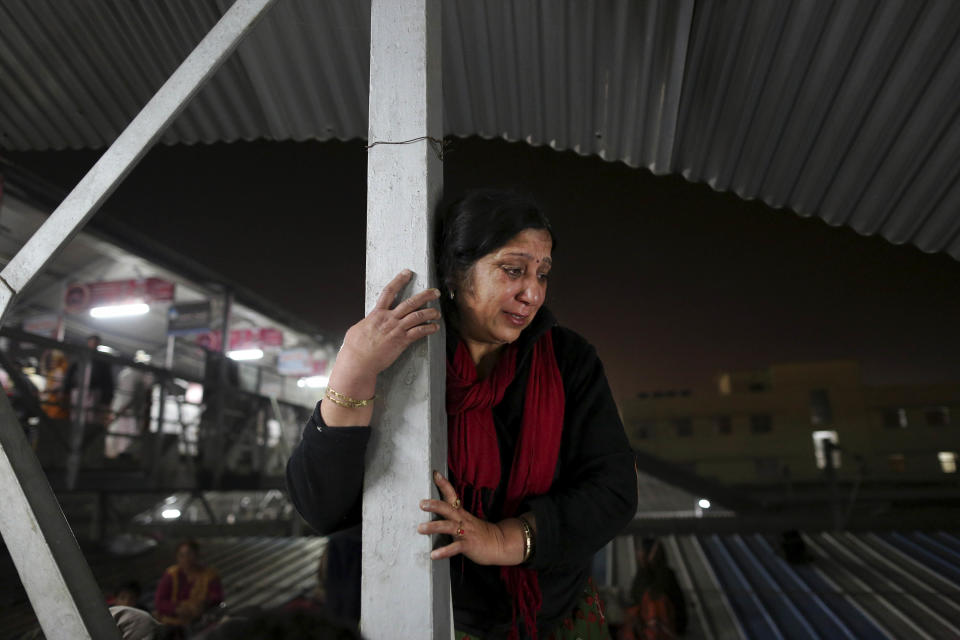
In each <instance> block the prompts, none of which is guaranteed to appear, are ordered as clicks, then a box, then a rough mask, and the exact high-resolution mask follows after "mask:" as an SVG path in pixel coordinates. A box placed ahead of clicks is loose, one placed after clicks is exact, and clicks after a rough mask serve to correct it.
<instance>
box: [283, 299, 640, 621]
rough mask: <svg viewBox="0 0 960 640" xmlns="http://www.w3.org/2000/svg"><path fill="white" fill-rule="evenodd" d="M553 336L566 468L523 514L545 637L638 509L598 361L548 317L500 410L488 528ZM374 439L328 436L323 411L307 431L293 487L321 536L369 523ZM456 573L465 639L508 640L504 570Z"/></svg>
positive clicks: (529, 339) (539, 324)
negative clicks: (534, 366)
mask: <svg viewBox="0 0 960 640" xmlns="http://www.w3.org/2000/svg"><path fill="white" fill-rule="evenodd" d="M551 328H552V329H553V343H554V351H555V353H556V358H557V365H558V367H559V368H560V374H561V377H562V379H563V386H564V392H565V395H566V404H565V408H564V426H563V436H562V441H561V446H560V458H559V460H558V461H557V466H556V473H555V477H554V482H553V486H552V487H551V489H550V492H549V493H548V494H546V495H543V496H537V497H532V498H530V499H528V500H527V501H526V503H525V504H524V505H523V506H522V507H521V509H520V512H521V513H522V512H526V511H531V510H532V511H533V512H534V514H535V517H536V523H537V538H536V552H535V554H534V557H533V559H532V561H531V564H530V566H531V567H532V568H533V569H536V570H537V571H538V574H539V583H540V589H541V591H542V593H543V606H542V608H541V610H540V612H539V614H538V617H537V622H538V627H539V629H540V631H541V632H542V633H543V634H544V635H546V634H547V633H549V632H550V631H553V630H554V629H555V628H556V626H557V625H558V624H559V623H560V622H561V621H562V619H563V618H564V617H567V616H569V615H570V613H571V612H572V610H573V609H574V607H575V605H576V604H577V602H578V600H579V599H580V597H581V596H582V593H583V590H584V587H585V585H586V581H587V578H588V576H589V567H590V562H591V559H592V557H593V555H594V553H596V552H597V551H598V550H599V549H601V548H602V547H603V546H604V545H605V544H606V543H607V542H608V541H609V540H610V539H612V538H613V537H614V536H615V535H616V534H617V533H618V532H619V531H620V530H621V529H622V528H623V527H624V526H625V525H626V524H627V523H629V522H630V520H631V518H632V517H633V515H634V512H635V511H636V507H637V489H636V474H635V470H634V464H633V453H632V451H631V449H630V445H629V444H628V443H627V438H626V436H625V434H624V432H623V425H622V424H621V422H620V418H619V415H618V413H617V407H616V405H615V404H614V402H613V397H612V395H611V393H610V387H609V385H608V384H607V379H606V376H605V375H604V372H603V366H602V364H601V363H600V360H599V358H598V357H597V354H596V351H595V350H594V348H593V347H592V346H591V345H589V344H588V343H587V342H586V341H585V340H584V339H583V338H581V337H580V336H579V335H577V334H576V333H574V332H572V331H570V330H568V329H563V328H561V327H559V326H555V323H554V320H553V316H552V315H551V314H550V312H549V311H547V310H546V309H541V311H540V313H538V314H537V317H536V319H535V320H534V323H533V324H532V325H531V326H530V327H528V328H527V329H526V330H525V331H524V332H523V334H522V335H521V336H520V338H519V340H518V341H517V346H518V354H517V374H516V377H515V379H514V381H513V382H512V383H511V384H510V386H509V387H508V388H507V391H506V393H505V395H504V398H503V401H502V402H501V403H500V404H499V405H497V406H496V407H494V410H493V414H494V422H495V424H496V428H497V436H498V440H499V444H500V452H501V469H502V478H501V482H500V485H499V487H498V488H497V490H496V491H495V492H494V494H493V495H492V496H486V497H485V499H484V502H485V511H486V514H487V516H488V519H489V520H491V521H494V522H496V521H497V520H500V519H501V508H502V504H503V498H504V495H505V492H506V486H507V480H508V477H509V472H510V467H511V463H512V460H513V452H514V447H515V444H516V437H517V435H518V431H519V428H520V424H521V417H522V412H523V397H524V391H525V389H526V384H527V378H528V375H529V369H530V353H531V350H532V346H533V344H534V342H535V341H536V339H537V338H539V337H540V336H541V335H543V333H544V332H546V331H547V330H549V329H551ZM318 427H319V428H318ZM369 435H370V429H369V427H339V428H335V429H334V428H325V427H324V425H323V421H322V419H321V417H320V405H319V404H318V405H317V408H316V409H315V410H314V413H313V416H312V417H311V418H310V420H309V421H308V422H307V426H306V428H305V429H304V432H303V439H302V441H301V442H300V444H298V445H297V447H296V449H295V450H294V452H293V454H292V456H291V458H290V461H289V463H288V465H287V486H288V488H289V491H290V496H291V499H292V500H293V503H294V505H295V506H296V508H297V510H298V511H299V512H300V514H301V515H303V517H304V519H306V521H307V522H309V523H310V524H311V525H312V526H313V527H314V528H316V529H317V530H318V531H320V532H324V533H325V532H330V531H335V530H337V529H341V528H344V527H347V526H350V525H353V524H356V523H357V522H358V521H359V520H360V513H361V511H360V498H361V494H362V486H363V477H362V469H363V461H364V453H365V450H366V445H367V441H368V439H369ZM464 504H470V502H469V500H468V499H464ZM450 572H451V582H452V585H451V588H452V592H453V608H454V619H455V623H456V628H457V630H459V631H466V632H470V633H473V634H475V635H479V636H481V637H485V638H499V637H506V633H507V631H508V630H509V628H510V625H511V619H512V610H511V603H510V599H509V597H508V596H507V594H506V591H505V589H504V587H503V584H502V582H501V580H500V572H499V567H484V566H479V565H476V564H474V563H473V562H471V561H469V560H466V559H458V558H454V559H452V560H451V562H450ZM521 626H522V625H521Z"/></svg>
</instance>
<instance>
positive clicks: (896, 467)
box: [887, 453, 907, 473]
mask: <svg viewBox="0 0 960 640" xmlns="http://www.w3.org/2000/svg"><path fill="white" fill-rule="evenodd" d="M887 462H888V463H889V464H890V471H893V472H894V473H903V472H905V471H906V470H907V459H906V458H904V457H903V454H902V453H891V454H890V455H889V456H887Z"/></svg>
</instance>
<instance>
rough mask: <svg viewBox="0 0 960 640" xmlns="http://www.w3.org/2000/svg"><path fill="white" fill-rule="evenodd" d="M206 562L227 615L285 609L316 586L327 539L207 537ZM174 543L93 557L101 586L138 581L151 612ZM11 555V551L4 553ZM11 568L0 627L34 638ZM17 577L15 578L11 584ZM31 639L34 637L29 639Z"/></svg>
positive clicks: (8, 634) (0, 594)
mask: <svg viewBox="0 0 960 640" xmlns="http://www.w3.org/2000/svg"><path fill="white" fill-rule="evenodd" d="M200 544H201V553H202V557H203V558H204V561H205V562H206V563H207V564H209V565H210V566H212V567H214V568H216V569H217V571H218V572H219V573H220V578H221V580H222V582H223V591H224V606H225V607H226V608H227V611H233V612H236V611H239V610H241V609H243V608H245V607H260V608H263V609H271V608H275V607H281V606H283V605H285V604H286V603H288V602H290V601H291V600H293V599H294V598H296V597H297V596H300V595H303V594H308V593H309V592H310V591H312V590H313V589H314V588H315V587H316V586H317V569H318V563H319V560H320V556H321V555H322V554H323V550H324V548H325V547H326V544H327V538H282V537H260V538H236V537H225V538H207V539H204V540H201V542H200ZM171 546H172V543H171V544H166V545H161V546H159V547H157V548H155V549H153V550H152V551H149V552H147V553H143V554H140V555H138V556H135V557H133V558H123V557H117V556H110V555H106V554H104V553H96V554H93V555H91V556H89V557H88V561H89V562H90V565H91V569H92V571H93V573H94V575H95V576H96V578H97V581H98V583H99V584H100V587H101V588H102V589H104V590H105V591H106V592H109V593H112V592H113V590H114V589H116V588H117V587H118V586H120V585H121V584H124V583H125V582H129V581H130V580H137V581H139V582H140V584H141V585H142V586H143V596H142V597H141V599H140V604H141V605H144V606H149V607H151V608H152V604H153V594H154V591H155V590H156V587H157V583H158V582H159V580H160V577H161V575H162V574H163V571H164V569H165V568H166V567H168V566H170V565H171V564H173V552H172V549H171ZM4 556H6V553H4ZM0 566H3V567H6V568H7V569H9V571H8V572H5V573H4V575H5V576H7V578H6V579H5V580H3V581H0V602H2V603H3V605H4V606H3V607H2V609H0V610H2V613H0V629H2V630H3V636H4V637H5V638H16V637H20V636H21V634H29V633H30V632H31V631H32V630H33V629H34V628H35V627H36V625H37V623H36V617H35V616H34V615H33V611H32V609H31V608H30V604H29V602H28V601H27V599H26V594H25V593H24V592H23V589H22V587H21V586H20V585H19V582H16V583H14V582H13V580H16V578H17V572H16V571H15V570H14V568H13V566H12V563H11V561H10V559H9V556H7V557H4V558H0ZM11 579H12V580H11ZM27 637H34V636H32V635H27Z"/></svg>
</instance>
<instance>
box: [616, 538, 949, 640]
mask: <svg viewBox="0 0 960 640" xmlns="http://www.w3.org/2000/svg"><path fill="white" fill-rule="evenodd" d="M802 539H803V541H804V542H805V544H806V548H807V556H808V561H807V562H803V563H799V564H791V563H788V562H787V561H786V559H785V558H784V556H783V553H782V552H781V551H780V550H779V541H778V540H777V539H776V538H775V537H770V536H764V535H761V534H754V535H678V536H664V537H662V538H661V541H662V543H663V545H664V547H665V549H666V551H667V557H668V561H669V564H670V565H671V567H672V568H673V569H674V571H675V573H676V574H677V579H678V581H679V582H680V586H681V588H682V589H683V590H684V593H685V596H686V598H687V607H688V614H689V620H690V629H689V631H688V633H687V634H686V636H685V637H688V638H718V639H726V638H731V639H733V638H791V639H794V638H795V639H801V638H804V639H805V638H831V639H832V638H884V637H885V638H957V637H960V538H958V536H957V535H956V534H955V533H947V532H928V533H923V532H916V531H915V532H909V533H903V532H889V533H857V534H853V533H811V534H802ZM629 546H630V547H632V545H629ZM628 557H629V556H628ZM627 564H629V563H628V562H621V565H620V566H619V568H620V570H621V571H626V573H623V574H622V575H621V576H620V580H619V584H620V585H621V588H623V587H625V586H627V585H629V579H630V578H631V577H632V571H633V570H634V569H632V568H630V567H628V566H625V565H627Z"/></svg>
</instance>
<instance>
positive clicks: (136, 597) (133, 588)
mask: <svg viewBox="0 0 960 640" xmlns="http://www.w3.org/2000/svg"><path fill="white" fill-rule="evenodd" d="M142 593H143V590H142V589H141V588H140V583H139V582H137V581H136V580H130V581H128V582H124V583H123V584H121V585H120V586H119V587H117V590H116V592H114V596H113V599H112V600H109V601H108V602H107V604H111V605H117V606H120V607H140V596H141V594H142Z"/></svg>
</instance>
